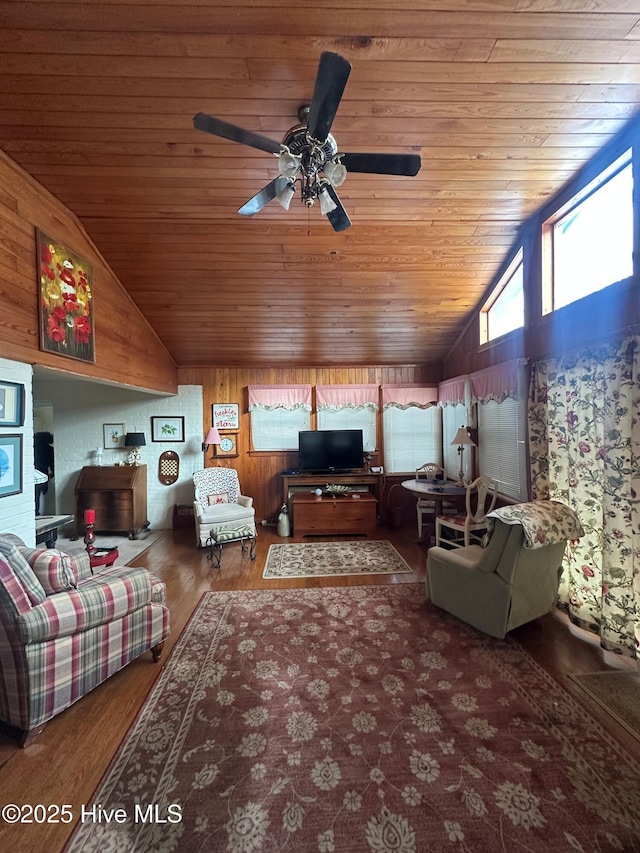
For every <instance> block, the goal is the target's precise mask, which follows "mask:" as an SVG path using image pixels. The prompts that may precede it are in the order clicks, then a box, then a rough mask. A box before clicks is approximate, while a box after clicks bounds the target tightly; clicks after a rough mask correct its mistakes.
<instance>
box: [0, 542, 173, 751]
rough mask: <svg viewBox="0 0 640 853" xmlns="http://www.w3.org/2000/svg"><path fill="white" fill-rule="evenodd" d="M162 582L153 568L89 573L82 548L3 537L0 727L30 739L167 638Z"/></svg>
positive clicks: (0, 548) (157, 651) (0, 561)
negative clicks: (36, 545) (67, 549)
mask: <svg viewBox="0 0 640 853" xmlns="http://www.w3.org/2000/svg"><path fill="white" fill-rule="evenodd" d="M165 598H166V587H165V585H164V583H163V582H162V581H161V580H160V579H159V578H156V577H154V576H153V575H152V574H150V573H149V572H148V571H147V570H146V569H141V568H138V569H134V568H130V567H128V566H124V567H122V566H120V567H118V566H114V567H111V568H107V569H104V570H103V571H100V572H99V573H96V574H92V572H91V567H90V565H89V557H88V554H87V552H86V551H85V550H84V549H77V550H75V549H74V550H73V551H72V552H70V553H65V552H62V551H59V550H57V549H55V548H43V547H39V548H28V547H27V546H26V545H25V544H24V542H23V541H22V540H21V539H20V538H19V537H17V536H15V535H14V534H11V533H4V534H0V720H3V721H4V722H5V723H9V724H10V725H12V726H15V727H16V728H18V729H20V730H21V732H22V737H21V743H22V744H23V745H26V744H27V743H29V742H30V740H32V739H33V737H34V736H35V735H36V734H37V732H38V731H39V730H40V728H41V727H42V726H43V724H44V723H46V722H47V720H50V719H51V718H52V717H54V716H55V715H56V714H59V713H60V712H61V711H63V710H64V709H65V708H68V707H69V706H70V705H72V704H73V703H74V702H76V701H77V700H78V699H80V698H81V697H82V696H84V694H85V693H88V692H89V690H92V689H93V688H94V687H96V686H97V685H98V684H100V683H102V682H103V681H105V680H106V679H107V678H109V676H110V675H113V673H114V672H117V671H118V670H119V669H122V667H124V666H126V665H127V664H128V663H129V661H131V660H133V659H134V658H136V657H138V656H139V655H141V654H142V653H143V652H145V651H147V650H151V651H152V653H153V658H154V660H157V659H158V658H159V656H160V652H161V650H162V643H163V642H164V640H165V639H166V637H167V636H168V635H169V610H168V608H167V607H166V604H165Z"/></svg>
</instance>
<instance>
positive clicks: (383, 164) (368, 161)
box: [340, 154, 422, 178]
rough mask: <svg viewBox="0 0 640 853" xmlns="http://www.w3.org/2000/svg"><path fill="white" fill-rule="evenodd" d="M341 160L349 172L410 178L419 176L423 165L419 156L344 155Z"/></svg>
mask: <svg viewBox="0 0 640 853" xmlns="http://www.w3.org/2000/svg"><path fill="white" fill-rule="evenodd" d="M340 160H341V162H342V164H343V166H345V167H346V169H347V172H371V173H373V174H376V175H406V176H407V177H410V178H412V177H413V176H414V175H417V174H418V172H419V171H420V166H421V165H422V161H421V159H420V155H419V154H342V155H341V156H340Z"/></svg>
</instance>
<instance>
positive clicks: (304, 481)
mask: <svg viewBox="0 0 640 853" xmlns="http://www.w3.org/2000/svg"><path fill="white" fill-rule="evenodd" d="M328 483H331V484H335V485H340V486H360V487H361V488H362V487H366V488H367V489H368V490H369V491H370V492H372V493H373V495H374V496H375V497H376V498H377V499H378V501H380V498H381V491H380V487H381V483H382V474H372V473H371V472H369V471H367V472H364V471H361V472H359V473H355V474H282V501H283V503H286V504H288V503H289V500H290V499H291V494H290V492H291V490H292V488H293V487H294V486H295V487H299V486H307V487H308V488H309V491H310V492H312V491H313V490H314V489H317V488H320V489H323V488H324V487H325V486H326V485H327V484H328Z"/></svg>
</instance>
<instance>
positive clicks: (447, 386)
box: [438, 376, 467, 406]
mask: <svg viewBox="0 0 640 853" xmlns="http://www.w3.org/2000/svg"><path fill="white" fill-rule="evenodd" d="M466 381H467V378H466V376H456V377H455V378H454V379H446V380H445V381H444V382H440V383H438V402H439V403H440V405H442V406H457V405H459V404H460V403H462V405H464V402H465V396H464V389H465V385H466Z"/></svg>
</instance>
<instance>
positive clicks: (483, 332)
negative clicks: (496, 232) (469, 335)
mask: <svg viewBox="0 0 640 853" xmlns="http://www.w3.org/2000/svg"><path fill="white" fill-rule="evenodd" d="M520 267H522V300H523V304H522V323H520V325H518V326H514V328H513V329H509V331H508V332H503V333H502V334H500V335H495V337H490V336H489V327H490V322H489V315H490V313H491V311H492V309H493V308H494V307H495V305H496V303H497V302H498V301H499V300H500V298H501V297H502V296H503V295H504V293H505V291H506V290H507V288H508V287H509V285H510V284H511V282H512V281H513V279H514V277H515V275H516V273H517V271H518V269H520ZM526 311H527V306H526V299H525V284H524V246H522V245H520V246H519V248H518V249H517V250H516V252H515V254H514V255H513V257H512V258H511V260H510V261H509V263H508V264H507V267H506V269H505V271H504V272H503V273H502V275H501V276H500V277H499V278H498V281H497V282H496V284H495V285H494V286H493V288H492V289H491V292H490V295H489V297H488V298H487V299H486V300H485V302H484V303H483V305H482V306H481V308H480V312H479V317H478V320H479V334H480V346H483V345H484V344H490V343H493V342H494V341H497V340H498V339H499V338H504V337H505V336H506V335H510V334H512V333H513V332H517V331H518V330H519V329H523V328H524V327H525V325H526Z"/></svg>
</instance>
